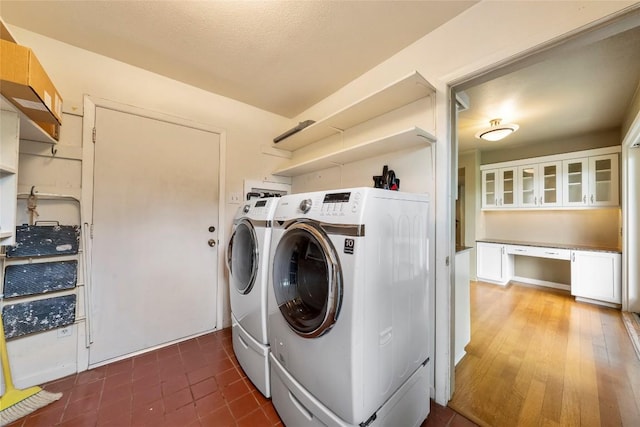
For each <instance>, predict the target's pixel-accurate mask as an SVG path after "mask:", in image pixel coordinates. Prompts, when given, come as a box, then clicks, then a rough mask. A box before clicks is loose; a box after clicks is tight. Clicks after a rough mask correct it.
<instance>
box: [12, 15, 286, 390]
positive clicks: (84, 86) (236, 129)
mask: <svg viewBox="0 0 640 427" xmlns="http://www.w3.org/2000/svg"><path fill="white" fill-rule="evenodd" d="M10 30H11V31H12V33H13V35H14V36H15V37H16V39H17V41H18V42H19V43H20V44H23V45H26V46H29V47H30V48H32V49H33V50H34V52H35V54H36V56H37V57H38V59H39V60H40V62H41V63H42V65H43V67H44V68H45V69H46V70H47V73H48V74H49V76H50V77H51V79H52V81H53V82H54V84H55V85H56V87H57V89H58V91H59V92H60V94H61V96H62V97H63V99H64V106H63V111H64V113H65V114H64V118H63V125H62V127H61V140H60V142H59V144H58V154H57V155H56V156H55V157H51V154H50V147H49V146H48V145H46V144H38V143H25V142H23V143H21V154H20V166H19V167H20V168H19V177H18V180H19V187H20V188H19V191H29V189H30V187H31V186H32V185H35V186H36V190H37V191H39V192H43V193H57V194H72V195H78V196H79V195H80V191H81V160H82V158H81V155H82V151H81V147H82V115H83V111H82V108H83V96H84V94H90V95H91V96H92V97H97V98H104V99H108V100H111V101H116V102H119V103H124V104H129V105H133V106H136V107H141V108H145V109H148V110H153V111H158V112H162V113H166V114H170V115H174V116H177V117H181V118H185V119H188V120H191V121H194V122H197V123H201V124H206V125H209V126H213V127H216V128H222V129H224V130H225V131H226V141H227V143H226V159H225V161H226V164H227V165H229V166H227V168H226V177H225V181H226V194H229V193H231V192H238V193H242V192H243V183H244V180H245V179H251V180H259V181H261V180H264V179H265V178H266V179H269V180H270V179H276V180H279V181H282V179H281V178H278V177H271V175H270V172H271V171H272V170H275V169H276V167H277V166H278V165H279V164H280V163H281V162H282V161H283V159H282V158H279V157H274V156H270V155H264V154H262V153H261V147H262V146H263V145H267V146H269V145H270V143H271V140H272V139H273V137H274V136H275V135H278V134H280V133H282V130H283V129H286V128H287V126H288V122H287V120H285V119H284V118H282V117H280V116H277V115H274V114H271V113H268V112H265V111H262V110H259V109H257V108H254V107H252V106H249V105H246V104H243V103H240V102H237V101H234V100H231V99H228V98H224V97H221V96H218V95H215V94H212V93H208V92H205V91H203V90H200V89H197V88H194V87H191V86H188V85H185V84H183V83H180V82H177V81H174V80H171V79H168V78H165V77H163V76H160V75H157V74H154V73H151V72H148V71H145V70H142V69H139V68H136V67H132V66H130V65H127V64H124V63H122V62H118V61H115V60H112V59H109V58H106V57H103V56H100V55H96V54H94V53H91V52H88V51H85V50H82V49H78V48H75V47H73V46H70V45H68V44H65V43H61V42H59V41H56V40H53V39H50V38H47V37H43V36H41V35H38V34H35V33H32V32H29V31H26V30H24V29H21V28H17V27H13V26H10ZM285 181H286V179H285ZM221 199H222V202H223V203H224V204H225V207H226V209H225V215H226V217H225V219H224V222H222V223H221V224H220V228H221V229H222V233H221V234H220V243H221V245H220V247H221V248H224V247H226V239H227V236H228V235H229V231H230V229H231V222H232V219H233V215H234V214H235V211H236V209H237V207H238V206H239V204H232V203H227V202H226V201H227V200H228V199H227V197H226V196H224V195H221ZM38 210H39V212H40V214H41V218H40V219H59V220H61V221H62V222H63V223H70V224H79V219H78V217H77V209H76V207H75V206H74V205H73V204H70V203H67V202H61V203H55V202H45V201H42V202H41V203H40V206H39V209H38ZM27 220H28V216H27V215H26V212H25V204H24V202H22V203H20V204H19V207H18V222H19V223H22V222H27ZM225 279H226V272H225ZM220 285H221V286H223V288H224V289H225V293H224V295H225V297H224V302H225V304H224V307H223V309H224V323H223V325H218V327H225V326H229V325H230V310H229V304H228V293H227V292H226V290H227V289H228V284H227V283H226V282H225V283H221V284H220ZM78 292H79V294H82V288H79V290H78ZM80 296H81V295H80ZM212 303H215V302H212ZM80 310H82V307H80ZM76 326H77V328H75V327H74V330H73V338H69V337H65V338H58V337H57V335H56V331H51V332H45V333H41V334H35V335H32V336H29V337H25V338H21V339H18V340H13V341H12V342H11V343H10V344H9V346H10V353H11V354H12V355H13V356H12V364H13V365H12V368H13V371H14V377H15V378H14V380H15V382H16V384H17V385H18V386H19V387H26V386H29V385H33V384H36V383H42V382H44V381H48V380H51V379H54V378H59V377H61V376H64V375H68V374H69V373H73V372H75V371H76V369H83V364H85V363H86V362H83V361H84V359H85V358H86V354H83V353H86V352H85V351H84V322H82V321H80V322H79V323H78V324H77V325H76ZM212 327H213V325H212ZM76 342H78V343H79V345H78V346H76ZM78 348H79V349H80V350H78ZM36 349H37V351H35V350H36ZM43 354H49V355H51V357H43ZM14 359H15V360H14Z"/></svg>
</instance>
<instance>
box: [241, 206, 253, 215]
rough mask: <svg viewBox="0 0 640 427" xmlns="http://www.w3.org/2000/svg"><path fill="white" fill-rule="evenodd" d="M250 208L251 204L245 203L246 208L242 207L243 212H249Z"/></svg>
mask: <svg viewBox="0 0 640 427" xmlns="http://www.w3.org/2000/svg"><path fill="white" fill-rule="evenodd" d="M249 209H251V206H249V205H244V208H242V212H244V213H247V212H249Z"/></svg>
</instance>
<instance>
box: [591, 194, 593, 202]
mask: <svg viewBox="0 0 640 427" xmlns="http://www.w3.org/2000/svg"><path fill="white" fill-rule="evenodd" d="M591 204H593V194H592V195H591Z"/></svg>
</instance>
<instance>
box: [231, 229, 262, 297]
mask: <svg viewBox="0 0 640 427" xmlns="http://www.w3.org/2000/svg"><path fill="white" fill-rule="evenodd" d="M227 267H228V268H229V280H230V282H231V286H233V287H234V288H235V289H236V291H238V292H239V293H241V294H243V295H245V294H248V293H249V292H251V289H252V288H253V284H254V283H255V281H256V275H257V272H258V239H257V237H256V231H255V229H254V228H253V225H251V223H250V222H249V221H248V220H246V219H243V220H240V222H239V223H238V224H237V225H236V228H235V230H234V231H233V234H232V235H231V239H229V246H228V247H227Z"/></svg>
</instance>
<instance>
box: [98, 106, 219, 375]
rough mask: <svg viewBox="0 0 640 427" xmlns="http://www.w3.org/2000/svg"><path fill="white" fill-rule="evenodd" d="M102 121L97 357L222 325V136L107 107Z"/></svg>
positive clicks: (105, 357)
mask: <svg viewBox="0 0 640 427" xmlns="http://www.w3.org/2000/svg"><path fill="white" fill-rule="evenodd" d="M95 128H96V132H95V133H96V142H95V148H94V150H95V151H94V153H95V154H94V187H93V188H94V192H93V240H92V275H91V283H92V298H91V315H92V319H91V322H92V339H93V344H92V345H91V347H90V350H89V364H90V365H95V364H97V363H101V362H104V361H107V360H109V359H113V358H117V357H121V356H123V355H127V354H131V353H134V352H137V351H140V350H144V349H147V348H150V347H154V346H158V345H161V344H163V343H167V342H171V341H174V340H178V339H181V338H185V337H188V336H192V335H195V334H199V333H203V332H206V331H210V330H213V329H214V328H215V327H216V304H217V302H216V294H217V259H218V254H217V251H218V245H214V246H213V247H212V246H210V245H209V240H210V239H212V240H213V242H215V240H216V238H217V228H218V188H219V187H218V170H219V160H220V159H219V147H220V139H219V138H220V136H219V135H218V134H216V133H212V132H208V131H203V130H199V129H195V128H192V127H186V126H183V125H179V124H175V123H169V122H167V121H161V120H156V119H151V118H147V117H143V116H140V115H135V114H129V113H124V112H120V111H114V110H111V109H106V108H101V107H97V108H96V111H95ZM210 227H215V228H216V230H214V231H210Z"/></svg>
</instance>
